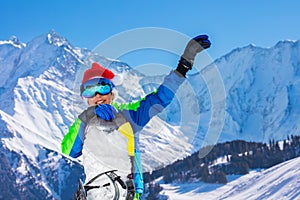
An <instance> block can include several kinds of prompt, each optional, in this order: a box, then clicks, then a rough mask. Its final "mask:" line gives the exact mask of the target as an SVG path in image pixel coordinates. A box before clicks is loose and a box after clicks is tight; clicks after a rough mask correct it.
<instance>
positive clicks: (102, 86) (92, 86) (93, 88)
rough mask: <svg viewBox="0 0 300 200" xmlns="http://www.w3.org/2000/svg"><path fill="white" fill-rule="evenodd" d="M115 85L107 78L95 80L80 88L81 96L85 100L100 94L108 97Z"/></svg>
mask: <svg viewBox="0 0 300 200" xmlns="http://www.w3.org/2000/svg"><path fill="white" fill-rule="evenodd" d="M114 87H115V85H114V84H113V83H112V82H111V81H110V80H108V79H106V78H94V79H91V80H89V81H87V82H85V83H84V84H82V85H81V86H80V92H81V96H83V97H85V98H92V97H94V96H95V95H96V93H99V94H101V95H107V94H109V93H111V91H112V89H113V88H114Z"/></svg>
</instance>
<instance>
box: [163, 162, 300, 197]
mask: <svg viewBox="0 0 300 200" xmlns="http://www.w3.org/2000/svg"><path fill="white" fill-rule="evenodd" d="M299 163H300V158H295V159H293V160H289V161H286V162H284V163H281V164H279V165H276V166H274V167H272V168H269V169H267V170H263V171H251V172H250V173H249V174H247V175H244V176H235V177H233V180H231V181H230V182H228V183H227V184H226V185H221V184H207V183H203V182H196V183H186V184H161V186H162V187H163V190H162V191H161V192H160V194H162V195H167V196H168V197H169V198H168V199H170V200H182V199H184V200H189V199H191V200H195V199H211V200H214V199H216V200H220V199H232V200H235V199H249V200H251V199H253V200H256V199H300V179H299V177H300V168H299Z"/></svg>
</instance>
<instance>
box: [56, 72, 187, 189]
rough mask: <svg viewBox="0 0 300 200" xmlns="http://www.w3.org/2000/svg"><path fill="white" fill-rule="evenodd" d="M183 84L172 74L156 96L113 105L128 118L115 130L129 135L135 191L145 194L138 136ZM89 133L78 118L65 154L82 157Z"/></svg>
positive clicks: (174, 73)
mask: <svg viewBox="0 0 300 200" xmlns="http://www.w3.org/2000/svg"><path fill="white" fill-rule="evenodd" d="M184 80H185V78H183V77H181V76H179V75H178V74H176V72H175V71H171V72H170V74H169V75H167V76H166V77H165V79H164V82H163V83H162V84H161V85H160V86H159V88H158V89H157V90H156V91H155V92H153V93H151V94H148V95H147V96H146V97H144V98H141V99H140V100H139V101H137V102H130V103H127V104H118V103H115V102H114V103H112V105H113V106H114V107H115V108H116V109H117V110H118V111H119V113H120V114H121V116H122V118H125V120H123V122H124V123H119V122H118V123H115V124H116V126H115V127H114V128H115V130H117V131H119V132H120V133H122V132H123V133H122V134H123V135H124V136H125V137H126V135H127V154H128V156H133V157H134V179H135V180H134V182H135V187H136V190H137V191H139V190H140V193H142V191H143V181H142V166H141V161H140V154H139V134H138V133H139V132H140V131H141V130H142V128H143V127H144V126H145V125H146V124H147V123H148V122H149V121H150V119H151V118H152V117H153V116H155V115H157V114H158V113H160V112H161V111H162V110H163V109H164V108H165V107H166V106H167V105H169V104H170V103H171V101H172V100H173V98H174V95H175V92H176V91H177V89H178V87H179V86H180V85H181V84H182V83H183V81H184ZM102 124H103V125H105V123H103V122H102ZM124 124H127V125H126V131H124V127H125V125H124ZM128 124H129V125H128ZM106 125H107V124H106ZM130 129H131V130H130ZM88 130H89V129H87V125H86V124H85V123H84V122H82V121H81V120H80V119H79V118H77V119H76V121H75V123H74V124H73V125H72V126H71V127H70V129H69V132H68V133H67V135H66V136H65V137H64V139H63V142H62V152H63V153H64V154H66V155H69V156H71V157H74V158H76V157H78V156H80V155H81V154H82V152H83V148H84V146H85V145H87V144H86V140H87V137H88V134H87V133H86V132H88ZM131 131H132V132H133V134H134V139H132V135H131V133H130V132H131ZM124 132H126V133H124ZM128 136H129V137H128ZM130 138H131V139H130ZM94 140H96V138H94ZM132 142H133V144H132ZM89 145H92V144H89ZM98 145H99V144H98ZM103 148H106V147H105V146H104V147H101V146H99V147H98V149H99V151H101V150H102V149H103ZM133 149H134V151H133ZM98 156H99V155H98ZM99 160H101V157H99ZM86 169H87V168H86ZM113 169H114V168H113ZM87 170H88V169H87Z"/></svg>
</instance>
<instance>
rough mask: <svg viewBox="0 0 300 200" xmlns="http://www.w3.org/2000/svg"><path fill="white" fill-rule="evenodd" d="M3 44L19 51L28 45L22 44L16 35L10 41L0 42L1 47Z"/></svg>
mask: <svg viewBox="0 0 300 200" xmlns="http://www.w3.org/2000/svg"><path fill="white" fill-rule="evenodd" d="M2 44H9V45H12V46H14V47H16V48H19V49H21V48H23V47H26V44H25V43H23V42H20V40H19V39H18V38H17V37H16V36H15V35H13V36H11V37H10V38H9V40H4V41H0V45H2Z"/></svg>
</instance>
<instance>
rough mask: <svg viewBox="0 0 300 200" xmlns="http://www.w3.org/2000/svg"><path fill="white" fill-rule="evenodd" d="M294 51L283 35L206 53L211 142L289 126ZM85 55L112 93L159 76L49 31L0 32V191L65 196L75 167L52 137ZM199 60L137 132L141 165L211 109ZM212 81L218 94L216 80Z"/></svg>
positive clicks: (189, 145) (69, 118)
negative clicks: (28, 36) (211, 76)
mask: <svg viewBox="0 0 300 200" xmlns="http://www.w3.org/2000/svg"><path fill="white" fill-rule="evenodd" d="M299 53H300V43H299V41H296V42H294V41H283V42H279V43H278V44H277V45H275V46H274V47H272V48H268V49H263V48H258V47H254V46H252V45H250V46H247V47H244V48H239V49H235V50H233V51H232V52H230V53H229V54H227V55H225V56H224V57H221V58H220V59H218V60H216V61H215V63H214V65H216V66H217V67H218V69H219V70H220V74H221V76H222V78H223V80H224V86H225V90H226V95H227V97H226V108H225V107H224V108H223V109H224V110H225V109H226V110H225V111H226V118H225V123H224V124H225V125H224V128H223V131H222V134H221V135H220V138H215V142H217V141H226V140H233V139H245V140H253V141H261V142H262V141H268V140H269V139H270V138H275V139H282V138H285V137H286V136H287V135H290V134H298V133H299V128H300V127H299V125H298V124H299V121H298V120H299V117H298V113H299V112H297V111H298V109H299V102H298V101H299V100H298V99H299V98H298V94H299V92H298V89H297V88H298V87H297V86H298V80H299V78H298V77H299V68H300V59H299V56H297V55H299ZM92 61H97V62H99V63H100V64H102V65H103V66H106V67H108V68H110V69H111V70H113V71H114V72H116V74H117V77H116V85H117V99H116V100H117V101H119V102H127V101H130V100H135V99H138V98H139V97H141V96H144V95H145V94H147V93H149V92H151V91H153V90H154V88H155V87H157V85H158V84H159V83H161V82H162V80H163V77H161V76H158V77H147V76H145V75H143V74H141V73H140V72H138V71H135V70H134V69H132V68H130V67H129V66H128V65H127V64H126V63H123V62H120V61H116V60H112V59H109V58H104V57H102V56H101V55H97V54H95V53H93V52H91V51H89V50H87V49H81V48H77V47H73V46H72V45H71V44H70V43H69V42H68V41H67V40H66V39H65V38H63V37H61V36H59V35H58V34H57V33H55V32H54V31H51V32H49V33H47V34H44V35H41V36H39V37H36V38H35V39H33V40H32V41H31V42H29V43H27V44H24V43H22V42H20V41H18V39H17V38H16V37H12V38H11V39H9V40H6V41H0V116H1V119H0V138H1V140H0V144H1V145H0V148H1V154H2V156H1V168H0V169H1V171H0V174H1V175H2V176H3V177H4V179H1V180H0V187H1V189H2V191H4V192H2V194H0V199H1V198H2V197H15V198H18V199H28V198H30V199H66V198H67V199H68V198H69V197H70V195H72V192H73V191H74V188H75V186H76V183H77V182H76V180H77V179H78V177H79V176H81V175H82V167H81V165H80V161H77V160H74V159H71V158H66V157H65V156H63V155H62V154H61V153H60V142H61V140H62V138H63V136H64V134H65V133H66V132H67V130H68V127H69V125H70V124H71V123H72V122H73V121H74V119H75V118H76V116H77V115H78V114H79V113H80V111H81V110H82V109H84V108H85V107H86V106H87V105H86V104H85V102H84V101H82V99H81V98H80V97H79V95H78V89H79V84H80V81H81V77H82V73H83V71H84V70H85V69H86V68H87V67H89V66H90V64H91V62H92ZM207 69H210V66H208V67H207V68H206V70H203V71H201V72H199V73H197V74H193V75H190V77H189V78H188V81H187V82H186V83H184V84H183V85H182V86H181V87H180V89H179V91H178V93H177V95H176V99H175V100H174V101H173V102H172V104H171V105H170V106H169V107H168V108H167V109H166V111H164V112H163V113H161V114H160V116H159V117H155V118H154V119H153V120H151V122H150V123H149V125H148V126H147V127H146V128H145V130H144V131H143V132H142V133H141V137H140V139H141V148H142V152H143V154H142V159H143V163H144V169H145V170H151V169H154V168H156V167H159V166H162V165H166V164H169V163H172V162H173V161H175V160H176V159H178V158H181V157H184V156H186V155H188V154H190V153H191V152H193V151H195V150H197V149H198V148H199V147H200V146H201V145H202V143H203V140H204V139H205V138H206V136H207V135H206V134H207V132H209V131H208V127H209V126H211V122H210V118H211V117H212V116H211V115H212V113H211V106H212V103H211V101H212V100H211V99H212V98H211V96H210V95H213V94H212V93H211V91H209V90H208V88H207V80H206V79H204V78H203V76H205V73H207V71H208V70H207ZM212 81H213V80H212ZM191 86H192V89H191ZM214 89H215V92H216V93H218V89H220V90H221V89H222V88H214ZM199 116H200V117H199ZM195 119H196V120H195ZM166 121H167V122H168V123H166ZM217 125H218V124H216V126H217ZM212 126H214V124H212ZM209 133H210V132H209ZM70 183H72V184H70ZM8 188H13V189H8ZM1 195H2V197H1Z"/></svg>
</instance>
